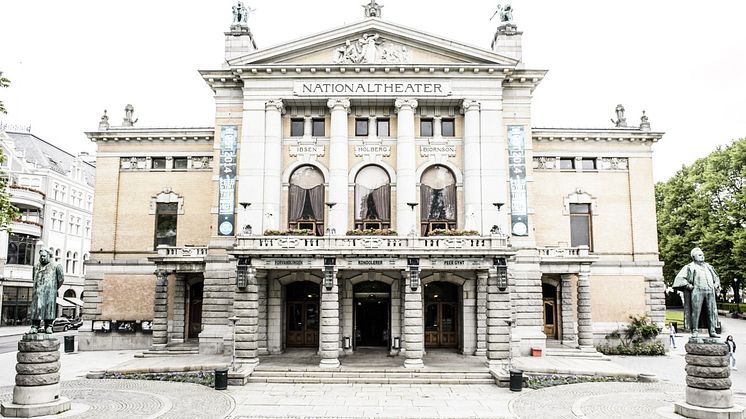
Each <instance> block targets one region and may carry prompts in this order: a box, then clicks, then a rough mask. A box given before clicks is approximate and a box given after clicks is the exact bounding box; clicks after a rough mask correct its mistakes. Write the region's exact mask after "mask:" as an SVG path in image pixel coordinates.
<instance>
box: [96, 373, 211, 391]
mask: <svg viewBox="0 0 746 419" xmlns="http://www.w3.org/2000/svg"><path fill="white" fill-rule="evenodd" d="M104 379H113V380H149V381H173V382H177V383H192V384H201V385H203V386H207V387H215V373H214V372H212V371H194V372H164V373H124V374H122V373H118V372H114V373H109V372H107V373H106V374H104Z"/></svg>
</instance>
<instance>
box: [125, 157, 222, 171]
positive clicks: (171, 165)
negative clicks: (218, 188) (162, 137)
mask: <svg viewBox="0 0 746 419" xmlns="http://www.w3.org/2000/svg"><path fill="white" fill-rule="evenodd" d="M212 160H213V158H212V156H145V157H142V156H131V157H121V158H120V160H119V161H120V163H119V168H120V170H121V171H123V172H147V171H154V172H163V171H179V172H183V171H208V170H212Z"/></svg>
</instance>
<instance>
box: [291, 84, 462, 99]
mask: <svg viewBox="0 0 746 419" xmlns="http://www.w3.org/2000/svg"><path fill="white" fill-rule="evenodd" d="M450 93H451V89H450V85H448V84H446V83H443V82H389V81H366V82H357V81H354V82H349V81H338V82H337V81H317V82H298V83H296V86H295V94H296V95H298V96H315V95H327V96H328V95H387V94H390V95H429V96H447V95H449V94H450Z"/></svg>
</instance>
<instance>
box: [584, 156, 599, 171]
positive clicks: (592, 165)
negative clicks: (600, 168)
mask: <svg viewBox="0 0 746 419" xmlns="http://www.w3.org/2000/svg"><path fill="white" fill-rule="evenodd" d="M581 165H582V166H581V168H582V169H583V170H596V159H583V160H581Z"/></svg>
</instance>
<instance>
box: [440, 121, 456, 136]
mask: <svg viewBox="0 0 746 419" xmlns="http://www.w3.org/2000/svg"><path fill="white" fill-rule="evenodd" d="M440 132H441V134H442V135H443V136H444V137H455V136H456V121H454V120H453V119H445V118H443V120H442V121H441V122H440Z"/></svg>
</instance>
